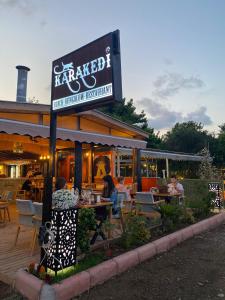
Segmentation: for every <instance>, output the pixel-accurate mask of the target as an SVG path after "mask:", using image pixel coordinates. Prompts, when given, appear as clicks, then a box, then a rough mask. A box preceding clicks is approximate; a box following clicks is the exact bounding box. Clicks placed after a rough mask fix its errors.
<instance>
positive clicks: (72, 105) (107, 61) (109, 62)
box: [52, 30, 122, 112]
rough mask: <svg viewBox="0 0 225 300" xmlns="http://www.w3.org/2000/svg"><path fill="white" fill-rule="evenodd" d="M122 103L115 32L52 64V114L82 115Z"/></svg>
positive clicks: (117, 40)
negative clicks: (64, 112) (81, 113)
mask: <svg viewBox="0 0 225 300" xmlns="http://www.w3.org/2000/svg"><path fill="white" fill-rule="evenodd" d="M121 99H122V84H121V62H120V42H119V31H118V30H117V31H114V32H111V33H109V34H107V35H105V36H103V37H101V38H99V39H97V40H95V41H94V42H92V43H90V44H87V45H85V46H84V47H82V48H80V49H78V50H76V51H73V52H72V53H69V54H67V55H65V56H63V57H61V58H59V59H57V60H55V61H54V62H53V66H52V110H53V111H56V112H57V111H64V110H68V109H71V110H74V111H82V110H87V109H93V108H96V107H99V106H102V105H104V104H107V103H109V102H112V101H121Z"/></svg>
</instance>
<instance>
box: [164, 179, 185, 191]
mask: <svg viewBox="0 0 225 300" xmlns="http://www.w3.org/2000/svg"><path fill="white" fill-rule="evenodd" d="M170 181H171V183H169V184H168V193H169V194H171V195H176V194H181V195H183V194H184V188H183V185H182V184H181V183H179V182H178V181H177V177H176V176H175V175H173V176H171V179H170Z"/></svg>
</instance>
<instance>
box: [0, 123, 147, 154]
mask: <svg viewBox="0 0 225 300" xmlns="http://www.w3.org/2000/svg"><path fill="white" fill-rule="evenodd" d="M0 132H4V133H8V134H19V135H28V136H31V137H43V138H49V126H44V125H38V124H33V123H25V122H20V121H15V120H8V119H0ZM57 139H61V140H64V141H67V140H69V141H78V142H81V143H94V144H101V145H107V146H115V147H128V148H138V149H141V148H146V144H147V142H145V141H142V140H136V139H128V138H124V137H118V136H113V135H106V134H99V133H95V132H87V131H78V130H70V129H64V128H57Z"/></svg>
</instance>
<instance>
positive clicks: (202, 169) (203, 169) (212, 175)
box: [199, 148, 220, 180]
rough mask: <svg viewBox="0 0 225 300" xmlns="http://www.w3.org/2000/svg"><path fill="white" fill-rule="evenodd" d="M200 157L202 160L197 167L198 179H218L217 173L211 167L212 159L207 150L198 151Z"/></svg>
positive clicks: (214, 168) (213, 167)
mask: <svg viewBox="0 0 225 300" xmlns="http://www.w3.org/2000/svg"><path fill="white" fill-rule="evenodd" d="M199 154H200V155H202V156H203V160H202V161H201V164H200V166H199V176H200V179H212V180H214V179H219V177H220V176H219V173H218V170H217V169H216V167H215V166H213V164H212V162H213V159H212V157H211V155H210V152H209V150H208V149H207V148H204V149H202V150H201V151H200V153H199Z"/></svg>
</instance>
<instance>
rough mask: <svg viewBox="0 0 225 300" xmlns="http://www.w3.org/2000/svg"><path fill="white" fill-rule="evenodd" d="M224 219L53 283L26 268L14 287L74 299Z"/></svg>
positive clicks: (205, 222)
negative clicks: (34, 274) (30, 272)
mask: <svg viewBox="0 0 225 300" xmlns="http://www.w3.org/2000/svg"><path fill="white" fill-rule="evenodd" d="M224 220H225V213H224V212H222V213H219V214H217V215H215V216H213V217H210V218H208V219H205V220H203V221H200V222H198V223H196V224H193V225H190V226H188V227H186V228H183V229H181V230H178V231H176V232H174V233H171V234H169V235H166V236H164V237H162V238H159V239H156V240H155V241H153V242H150V243H148V244H146V245H143V246H140V247H138V248H136V249H133V250H131V251H128V252H126V253H123V254H120V255H119V256H115V257H113V258H111V259H108V260H106V261H104V262H101V263H100V264H98V265H96V266H93V267H91V268H88V267H89V266H88V265H86V267H87V268H88V269H86V270H82V268H81V269H80V273H78V274H76V275H72V276H70V277H69V278H67V279H64V280H62V281H61V282H60V283H54V284H52V285H49V284H45V283H44V282H43V281H42V280H40V279H38V278H37V277H35V276H33V275H32V274H29V273H28V272H27V271H25V270H19V271H18V273H17V275H16V281H15V288H16V289H17V290H18V291H19V292H20V293H21V294H22V295H23V296H25V297H27V298H28V299H31V300H33V299H39V298H38V297H40V299H60V300H64V299H65V300H66V299H71V298H72V297H74V296H76V295H79V294H81V293H83V292H84V291H86V290H88V289H89V288H91V287H93V286H95V285H97V284H101V283H103V282H104V281H106V280H108V279H110V278H111V277H113V276H115V275H117V274H120V273H121V272H124V271H126V270H127V269H128V268H131V267H133V266H135V265H137V264H139V263H141V262H143V261H145V260H147V259H149V258H151V257H153V256H154V255H156V254H160V253H162V252H165V251H167V250H169V249H171V248H172V247H175V246H176V245H177V244H179V243H181V242H182V241H184V240H186V239H188V238H191V237H192V236H194V235H197V234H199V233H201V232H203V231H206V230H208V229H212V228H215V227H217V226H219V225H220V224H221V223H222V222H223V221H224ZM115 249H116V248H115ZM116 251H117V250H116ZM117 252H118V251H117ZM112 255H113V254H112ZM99 262H100V261H98V263H99ZM83 267H85V266H83ZM70 275H71V274H70Z"/></svg>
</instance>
